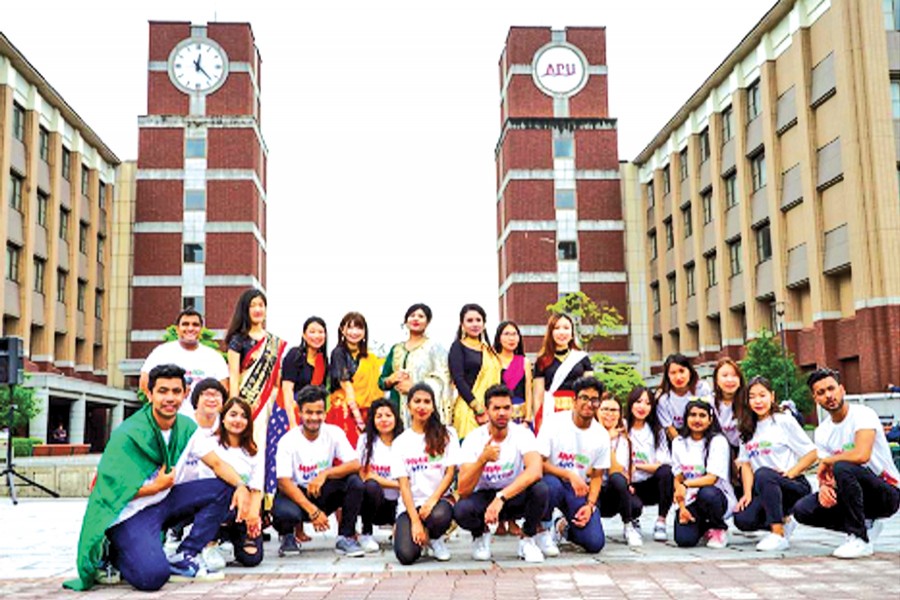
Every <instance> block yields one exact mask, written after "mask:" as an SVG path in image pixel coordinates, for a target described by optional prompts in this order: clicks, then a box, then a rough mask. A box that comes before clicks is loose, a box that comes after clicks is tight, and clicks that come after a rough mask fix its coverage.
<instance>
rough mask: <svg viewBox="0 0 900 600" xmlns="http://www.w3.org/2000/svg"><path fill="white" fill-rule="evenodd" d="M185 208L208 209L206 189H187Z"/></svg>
mask: <svg viewBox="0 0 900 600" xmlns="http://www.w3.org/2000/svg"><path fill="white" fill-rule="evenodd" d="M184 210H206V190H187V191H185V192H184Z"/></svg>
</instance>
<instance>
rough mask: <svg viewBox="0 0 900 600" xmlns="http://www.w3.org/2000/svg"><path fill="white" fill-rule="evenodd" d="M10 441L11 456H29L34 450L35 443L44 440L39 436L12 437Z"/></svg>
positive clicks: (40, 442)
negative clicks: (11, 446) (11, 447)
mask: <svg viewBox="0 0 900 600" xmlns="http://www.w3.org/2000/svg"><path fill="white" fill-rule="evenodd" d="M12 443H13V456H31V455H32V453H33V452H34V447H35V445H37V444H43V443H44V442H43V441H42V440H41V439H40V438H32V437H29V438H21V437H14V438H13V440H12Z"/></svg>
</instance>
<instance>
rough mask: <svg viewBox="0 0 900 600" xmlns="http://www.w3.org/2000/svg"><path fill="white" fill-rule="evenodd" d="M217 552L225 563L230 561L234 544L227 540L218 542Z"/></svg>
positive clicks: (232, 556)
mask: <svg viewBox="0 0 900 600" xmlns="http://www.w3.org/2000/svg"><path fill="white" fill-rule="evenodd" d="M219 553H220V554H221V555H222V558H224V559H225V562H226V563H230V562H232V561H233V560H234V544H232V543H231V542H228V541H225V542H219Z"/></svg>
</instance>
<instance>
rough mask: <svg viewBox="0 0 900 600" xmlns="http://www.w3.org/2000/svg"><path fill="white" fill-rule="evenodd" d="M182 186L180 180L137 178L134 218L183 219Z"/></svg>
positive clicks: (140, 220) (146, 219) (143, 221)
mask: <svg viewBox="0 0 900 600" xmlns="http://www.w3.org/2000/svg"><path fill="white" fill-rule="evenodd" d="M183 208H184V188H183V182H182V181H180V180H168V179H167V180H162V179H161V180H155V181H154V180H146V179H142V180H138V182H137V199H136V202H135V206H134V210H135V216H134V220H135V222H137V223H146V222H148V221H181V220H182V219H183Z"/></svg>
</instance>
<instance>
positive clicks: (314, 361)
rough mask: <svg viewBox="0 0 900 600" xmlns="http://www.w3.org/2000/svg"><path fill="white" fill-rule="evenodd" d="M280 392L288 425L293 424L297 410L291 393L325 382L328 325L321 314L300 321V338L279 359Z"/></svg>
mask: <svg viewBox="0 0 900 600" xmlns="http://www.w3.org/2000/svg"><path fill="white" fill-rule="evenodd" d="M281 370H282V375H281V394H282V396H283V397H284V405H285V407H286V408H287V413H288V419H289V420H290V426H291V429H293V428H294V427H296V426H297V422H298V421H299V419H300V411H299V409H298V408H297V402H296V398H295V396H296V395H297V394H298V393H300V390H302V389H303V388H304V387H306V386H308V385H325V376H326V375H327V373H328V328H327V327H326V326H325V321H324V320H323V319H322V318H321V317H309V318H308V319H306V321H305V322H304V323H303V339H302V340H301V341H300V344H299V345H298V346H296V347H294V348H291V349H290V350H288V352H287V354H286V355H285V357H284V361H283V363H282V367H281Z"/></svg>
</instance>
